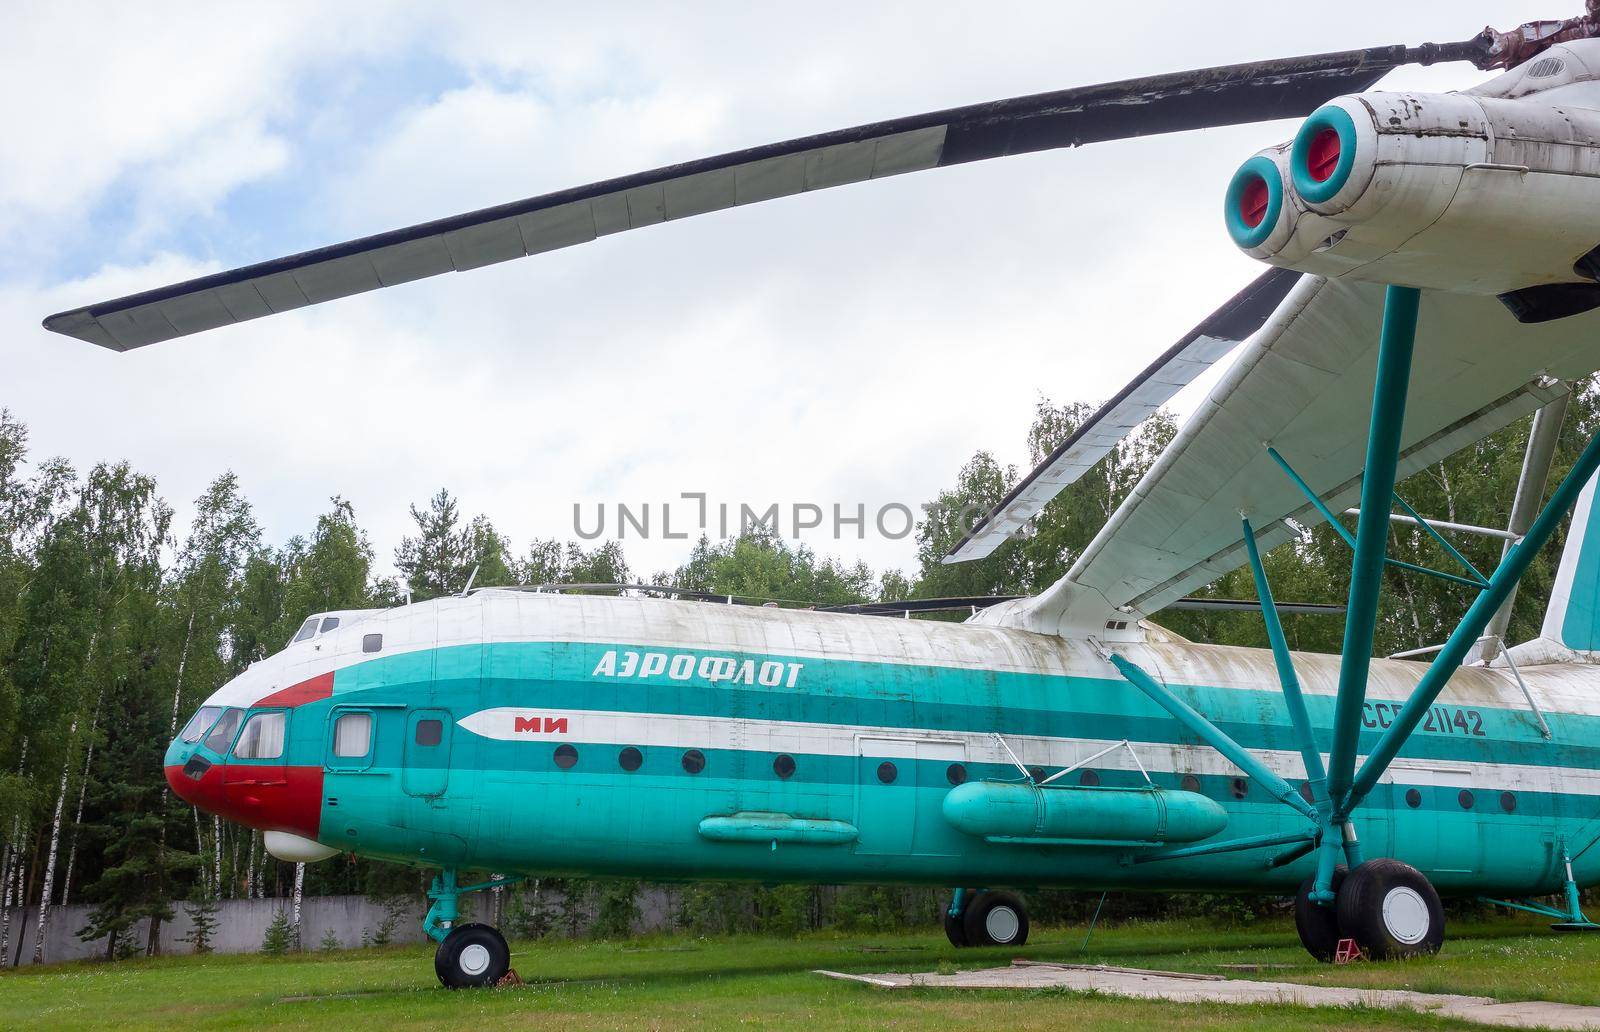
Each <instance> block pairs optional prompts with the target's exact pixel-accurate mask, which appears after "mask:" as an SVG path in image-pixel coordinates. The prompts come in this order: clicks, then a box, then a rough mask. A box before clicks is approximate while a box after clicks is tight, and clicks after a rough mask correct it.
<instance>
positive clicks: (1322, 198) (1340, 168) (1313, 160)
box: [1289, 104, 1360, 205]
mask: <svg viewBox="0 0 1600 1032" xmlns="http://www.w3.org/2000/svg"><path fill="white" fill-rule="evenodd" d="M1358 153H1360V145H1359V141H1358V139H1357V135H1356V123H1355V120H1354V119H1353V118H1351V117H1350V112H1348V111H1346V110H1345V109H1344V108H1342V107H1339V106H1337V105H1334V104H1329V105H1327V106H1325V107H1320V108H1318V109H1317V110H1315V111H1313V112H1312V113H1311V115H1310V117H1308V118H1307V119H1306V120H1305V122H1304V124H1302V125H1301V126H1300V131H1299V132H1297V133H1295V136H1294V143H1293V145H1292V146H1291V147H1290V148H1289V175H1290V178H1291V179H1292V181H1293V182H1294V189H1295V192H1296V193H1297V194H1299V195H1300V199H1301V200H1303V201H1305V202H1306V204H1308V205H1318V204H1326V203H1327V202H1329V201H1331V200H1333V199H1334V197H1336V196H1337V195H1338V193H1339V191H1340V190H1343V189H1344V187H1345V184H1346V183H1348V182H1350V172H1351V170H1353V169H1354V168H1355V167H1356V156H1357V154H1358Z"/></svg>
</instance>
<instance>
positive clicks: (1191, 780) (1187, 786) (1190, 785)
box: [1178, 774, 1200, 792]
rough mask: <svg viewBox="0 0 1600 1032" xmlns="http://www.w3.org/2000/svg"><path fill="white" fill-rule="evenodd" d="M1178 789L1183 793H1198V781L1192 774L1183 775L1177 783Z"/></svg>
mask: <svg viewBox="0 0 1600 1032" xmlns="http://www.w3.org/2000/svg"><path fill="white" fill-rule="evenodd" d="M1178 787H1179V788H1181V789H1183V790H1184V791H1185V792H1198V791H1200V779H1199V778H1197V777H1195V776H1194V775H1193V774H1185V775H1184V776H1183V777H1182V778H1181V779H1180V780H1179V781H1178Z"/></svg>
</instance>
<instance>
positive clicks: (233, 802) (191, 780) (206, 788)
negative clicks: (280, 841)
mask: <svg viewBox="0 0 1600 1032" xmlns="http://www.w3.org/2000/svg"><path fill="white" fill-rule="evenodd" d="M166 775H167V785H168V786H170V787H171V789H172V792H173V794H174V795H176V796H177V797H178V798H179V799H182V800H184V801H185V802H188V803H192V804H194V805H195V806H198V807H199V808H200V809H202V810H204V811H206V812H207V813H214V814H216V815H217V816H218V817H224V818H226V819H228V820H230V821H233V822H235V823H236V824H243V825H244V826H246V827H248V828H259V829H261V830H262V831H291V832H294V833H295V834H296V835H303V836H305V837H306V838H310V839H314V838H316V837H317V829H318V828H319V827H320V825H321V823H322V819H321V818H322V768H321V767H280V766H275V765H265V766H263V765H257V764H245V763H233V764H225V763H208V762H207V761H206V760H205V759H204V758H199V757H191V758H190V760H189V762H188V763H186V764H184V765H183V766H181V767H180V766H176V765H173V766H168V767H167V768H166Z"/></svg>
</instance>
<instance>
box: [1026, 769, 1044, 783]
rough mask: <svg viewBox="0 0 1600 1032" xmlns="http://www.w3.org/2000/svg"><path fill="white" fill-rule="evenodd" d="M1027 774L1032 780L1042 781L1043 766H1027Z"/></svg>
mask: <svg viewBox="0 0 1600 1032" xmlns="http://www.w3.org/2000/svg"><path fill="white" fill-rule="evenodd" d="M1028 776H1029V777H1030V778H1032V779H1033V780H1035V781H1043V780H1044V768H1043V767H1029V768H1028Z"/></svg>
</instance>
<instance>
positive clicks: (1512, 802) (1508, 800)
mask: <svg viewBox="0 0 1600 1032" xmlns="http://www.w3.org/2000/svg"><path fill="white" fill-rule="evenodd" d="M1500 809H1502V810H1504V811H1505V812H1506V813H1516V812H1517V797H1516V795H1515V794H1513V793H1511V792H1501V793H1500Z"/></svg>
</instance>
